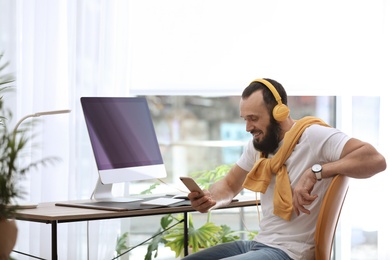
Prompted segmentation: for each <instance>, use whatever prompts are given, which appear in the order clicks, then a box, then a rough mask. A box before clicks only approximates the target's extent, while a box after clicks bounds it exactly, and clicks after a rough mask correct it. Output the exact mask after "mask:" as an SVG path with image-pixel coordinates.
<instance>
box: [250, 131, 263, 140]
mask: <svg viewBox="0 0 390 260" xmlns="http://www.w3.org/2000/svg"><path fill="white" fill-rule="evenodd" d="M251 134H252V136H253V138H254V139H258V138H259V137H260V135H262V134H263V132H262V131H256V132H251Z"/></svg>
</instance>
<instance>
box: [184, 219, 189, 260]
mask: <svg viewBox="0 0 390 260" xmlns="http://www.w3.org/2000/svg"><path fill="white" fill-rule="evenodd" d="M183 225H184V234H183V235H184V256H186V255H188V213H187V212H184V221H183Z"/></svg>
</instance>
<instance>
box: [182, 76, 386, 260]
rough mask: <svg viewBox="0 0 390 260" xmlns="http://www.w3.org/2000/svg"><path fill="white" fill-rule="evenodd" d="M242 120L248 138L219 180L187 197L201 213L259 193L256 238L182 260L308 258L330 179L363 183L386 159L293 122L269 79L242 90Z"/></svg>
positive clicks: (324, 128)
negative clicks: (248, 192)
mask: <svg viewBox="0 0 390 260" xmlns="http://www.w3.org/2000/svg"><path fill="white" fill-rule="evenodd" d="M240 116H241V117H242V118H243V119H244V120H245V121H246V131H247V132H249V133H251V134H252V136H253V139H252V140H251V142H249V143H248V145H247V147H246V148H245V149H244V152H243V154H242V155H241V157H240V159H239V160H238V161H237V162H236V164H235V165H234V166H233V167H232V169H231V170H230V172H229V173H228V174H227V175H226V176H225V177H224V178H223V179H222V180H220V181H218V182H216V183H214V184H213V185H212V186H211V187H210V189H209V190H204V195H200V194H199V193H198V192H191V193H189V194H188V197H189V199H190V200H191V205H192V207H193V208H194V209H196V210H198V211H199V212H202V213H205V212H208V211H209V210H211V209H213V208H217V207H221V206H224V205H227V204H229V203H230V201H231V200H232V199H233V198H234V197H235V196H236V195H237V194H239V192H240V191H241V190H242V189H243V188H246V189H250V190H253V191H256V192H257V191H258V192H260V201H261V207H262V213H263V215H262V217H261V219H260V223H259V224H260V230H259V233H258V235H257V236H256V237H255V238H254V239H253V240H252V241H235V242H231V243H225V244H220V245H217V246H214V247H211V248H208V249H205V250H202V251H200V252H197V253H194V254H191V255H189V256H187V257H185V258H184V259H186V260H194V259H199V260H207V259H210V260H216V259H229V260H233V259H239V260H252V259H253V260H254V259H256V260H258V259H270V260H271V259H272V260H275V259H314V232H315V225H316V220H317V216H318V213H319V209H320V206H321V202H322V201H321V200H322V197H323V195H324V194H325V192H326V190H327V188H328V187H329V184H330V182H331V180H332V177H333V176H335V175H337V174H344V175H347V176H349V177H352V178H369V177H371V176H373V175H375V174H377V173H379V172H381V171H384V170H385V169H386V161H385V158H384V157H383V156H382V155H381V154H380V153H378V151H377V150H376V149H375V148H374V147H373V146H372V145H370V144H368V143H365V142H362V141H360V140H358V139H355V138H350V137H348V136H347V135H346V134H345V133H343V132H341V131H339V130H337V129H335V128H332V127H330V126H328V125H327V124H326V123H324V122H323V121H322V120H320V119H318V118H315V117H305V118H302V119H299V120H294V119H292V118H291V117H290V111H289V108H288V106H287V94H286V91H285V90H284V88H283V86H282V85H281V84H280V83H278V82H277V81H275V80H272V79H256V80H254V81H253V82H251V83H250V84H249V86H248V87H247V88H245V89H244V91H243V92H242V96H241V102H240Z"/></svg>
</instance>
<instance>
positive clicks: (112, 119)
mask: <svg viewBox="0 0 390 260" xmlns="http://www.w3.org/2000/svg"><path fill="white" fill-rule="evenodd" d="M81 105H82V109H83V113H84V118H85V122H86V125H87V130H88V134H89V137H90V141H91V145H92V150H93V154H94V157H95V160H96V164H97V169H98V173H99V178H98V181H97V184H96V188H95V191H94V198H95V199H98V200H115V201H117V200H118V199H119V198H112V192H111V190H112V184H114V183H125V182H131V181H136V180H137V181H138V180H148V179H158V178H164V177H166V176H167V173H166V169H165V166H164V163H163V159H162V156H161V152H160V147H159V144H158V141H157V137H156V133H155V130H154V126H153V122H152V119H151V116H150V111H149V107H148V103H147V101H146V99H145V98H142V97H82V98H81ZM128 200H129V199H128V198H125V201H128Z"/></svg>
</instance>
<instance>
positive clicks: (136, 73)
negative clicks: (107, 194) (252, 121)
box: [0, 0, 390, 259]
mask: <svg viewBox="0 0 390 260" xmlns="http://www.w3.org/2000/svg"><path fill="white" fill-rule="evenodd" d="M389 17H390V10H389V6H388V1H386V0H375V1H336V0H332V1H320V2H318V1H317V2H313V1H293V2H292V1H287V0H279V1H257V0H256V1H255V0H250V1H242V2H238V1H231V0H224V1H222V0H218V1H199V0H197V1H180V0H167V1H158V0H147V1H143V0H134V1H126V0H118V1H110V0H95V1H88V0H83V1H78V0H57V1H51V0H33V1H28V0H16V1H12V0H0V29H1V30H0V36H1V38H0V43H1V45H0V51H4V52H5V55H6V56H5V57H6V58H7V59H8V60H10V61H11V65H12V66H11V69H12V70H13V71H14V72H15V75H16V78H17V83H16V85H17V88H16V89H17V91H16V95H15V96H14V97H11V98H10V99H9V100H10V101H11V102H10V104H9V105H10V106H11V107H12V109H13V110H14V115H15V119H18V118H21V117H22V116H24V115H26V114H31V113H34V112H38V111H46V110H56V109H65V108H69V109H71V110H72V112H71V113H70V114H64V115H54V116H47V117H43V118H40V119H39V123H38V124H36V126H35V127H34V129H33V130H34V132H37V133H38V138H37V139H35V140H36V143H38V144H39V147H38V148H35V150H34V152H33V153H32V157H33V159H34V158H40V157H42V156H44V157H45V156H57V157H60V158H61V162H59V163H57V164H55V165H52V166H48V167H44V168H42V169H39V170H37V171H36V172H32V173H30V174H29V176H28V178H27V179H26V180H25V181H24V183H23V184H24V185H25V187H26V189H27V191H28V196H27V197H26V201H33V202H34V201H36V202H45V201H59V200H69V199H82V198H88V197H89V196H90V194H91V192H92V190H93V188H94V185H95V182H96V179H97V173H96V167H95V165H94V158H93V156H92V153H91V149H90V144H89V139H88V136H87V133H86V129H85V123H84V121H83V120H84V118H83V115H82V111H81V108H80V102H79V98H80V97H81V96H130V95H134V94H148V93H150V94H158V93H176V92H180V93H183V92H185V93H189V94H191V93H198V94H212V93H220V94H231V93H234V94H239V93H240V92H241V90H242V87H243V86H246V85H247V84H248V83H249V81H250V80H252V79H254V78H257V77H262V76H266V77H271V78H275V79H278V80H279V81H280V82H282V83H283V84H284V85H285V86H286V88H287V91H288V93H289V94H290V95H301V94H302V95H344V96H347V98H346V99H344V101H345V100H348V97H351V96H353V95H373V96H379V97H380V98H379V100H380V103H381V106H380V108H379V111H380V116H378V117H379V118H378V120H380V123H379V127H380V128H379V133H378V134H379V137H378V138H379V139H378V140H377V144H378V147H379V148H380V149H381V151H382V150H383V152H384V153H385V155H388V153H389V152H388V148H387V147H385V146H384V141H388V138H386V136H387V134H383V133H388V132H389V130H390V129H389V125H388V124H387V121H385V120H387V119H386V118H385V116H384V112H385V111H388V107H387V106H386V105H385V103H386V102H387V104H388V103H389V102H388V100H386V99H387V98H386V97H385V96H384V94H383V93H384V92H383V90H384V89H386V88H387V87H389V86H390V80H389V78H388V77H387V74H388V68H389V67H390V66H389V65H390V64H389V61H390V50H389V47H388V46H390V23H389ZM347 103H348V102H347ZM343 109H344V112H345V110H349V109H352V103H351V104H350V106H348V105H347V106H346V107H345V106H344V108H343ZM340 112H341V111H340ZM345 113H346V112H345ZM346 115H348V113H346ZM343 119H345V120H348V116H346V117H343ZM352 124H353V122H351V124H350V125H348V124H346V123H343V125H342V128H343V129H346V130H349V129H352ZM351 133H352V132H351ZM387 143H388V142H387ZM378 185H379V186H380V185H383V184H378ZM367 192H368V193H372V192H373V191H367ZM378 212H382V211H381V210H380V209H378ZM374 213H375V212H374ZM377 214H379V213H377ZM18 225H19V227H20V234H19V238H18V243H17V249H18V250H21V251H25V252H30V253H33V254H36V255H39V256H41V257H45V258H50V243H48V241H50V227H49V226H48V225H42V224H30V223H27V222H23V221H19V222H18ZM120 226H121V223H120V221H118V220H112V221H111V220H110V221H99V222H90V223H89V226H88V224H87V223H72V224H61V225H59V230H58V233H59V237H58V239H59V243H58V245H59V254H60V258H61V259H85V258H87V257H90V258H91V259H109V258H110V257H112V255H113V249H114V248H115V238H116V235H117V234H118V232H119V231H118V230H119V229H120ZM88 228H89V232H90V233H89V236H87V230H88ZM379 228H380V229H381V230H380V231H379V233H380V238H381V239H382V240H381V241H379V242H378V243H379V246H380V247H381V248H380V249H379V250H380V259H385V257H384V256H389V249H388V248H386V247H385V246H383V245H385V244H386V243H387V242H388V241H389V240H388V239H389V238H388V235H386V234H388V233H390V232H388V231H389V230H388V229H389V227H388V226H387V225H384V226H381V227H379ZM37 237H38V238H39V239H37ZM88 238H89V239H90V240H89V241H88ZM386 240H387V241H386ZM87 242H89V244H87ZM87 245H89V246H90V250H89V251H87V249H86V247H87ZM87 252H90V253H89V255H88V253H87Z"/></svg>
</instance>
